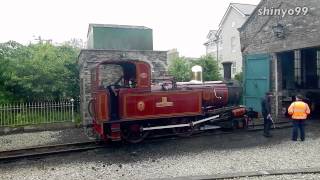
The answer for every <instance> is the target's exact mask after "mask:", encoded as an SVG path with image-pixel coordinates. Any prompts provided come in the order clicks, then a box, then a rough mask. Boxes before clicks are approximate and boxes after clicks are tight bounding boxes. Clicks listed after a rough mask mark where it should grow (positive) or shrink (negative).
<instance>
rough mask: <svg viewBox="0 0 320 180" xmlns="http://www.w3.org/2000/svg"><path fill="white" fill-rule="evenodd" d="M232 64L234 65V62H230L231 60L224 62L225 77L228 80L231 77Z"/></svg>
mask: <svg viewBox="0 0 320 180" xmlns="http://www.w3.org/2000/svg"><path fill="white" fill-rule="evenodd" d="M231 65H232V62H230V61H227V62H223V63H222V66H223V78H224V80H226V81H229V80H230V79H231Z"/></svg>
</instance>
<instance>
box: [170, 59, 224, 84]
mask: <svg viewBox="0 0 320 180" xmlns="http://www.w3.org/2000/svg"><path fill="white" fill-rule="evenodd" d="M195 65H199V66H201V67H202V68H203V75H202V76H203V80H204V81H215V80H220V79H221V75H220V72H219V66H218V62H217V61H216V60H215V59H214V58H213V57H212V56H210V55H206V56H201V57H200V58H199V59H196V60H189V61H188V60H186V58H184V57H178V58H175V59H173V60H172V62H171V64H170V65H169V73H170V75H173V76H174V77H175V78H176V80H177V81H184V82H186V81H190V80H191V67H192V66H195Z"/></svg>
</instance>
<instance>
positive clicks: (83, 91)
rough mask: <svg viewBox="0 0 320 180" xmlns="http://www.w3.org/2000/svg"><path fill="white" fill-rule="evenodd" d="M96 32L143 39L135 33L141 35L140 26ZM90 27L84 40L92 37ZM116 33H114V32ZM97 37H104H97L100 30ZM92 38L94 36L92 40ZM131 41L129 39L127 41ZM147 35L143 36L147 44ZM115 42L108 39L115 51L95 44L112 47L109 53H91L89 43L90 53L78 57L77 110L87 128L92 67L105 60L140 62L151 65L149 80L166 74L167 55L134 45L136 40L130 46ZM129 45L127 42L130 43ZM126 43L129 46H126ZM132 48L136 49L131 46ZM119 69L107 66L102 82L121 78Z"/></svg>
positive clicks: (117, 26)
mask: <svg viewBox="0 0 320 180" xmlns="http://www.w3.org/2000/svg"><path fill="white" fill-rule="evenodd" d="M96 26H98V27H99V28H110V27H111V28H112V32H115V33H116V34H117V35H119V34H121V33H122V32H121V31H124V30H126V32H130V31H131V30H133V31H134V33H133V36H136V34H137V33H140V36H139V37H142V38H144V36H143V35H142V34H141V32H137V30H139V29H142V30H143V31H145V29H147V28H141V26H123V25H96ZM92 27H93V26H91V25H90V26H89V31H88V38H89V36H93V35H92V31H90V28H92ZM117 29H119V31H120V33H119V32H118V30H117ZM103 31H105V32H107V33H110V32H109V31H108V29H107V30H103ZM99 36H100V37H104V36H103V33H101V29H100V31H99ZM94 37H95V38H96V36H94ZM131 38H132V37H131ZM149 38H150V33H149V34H148V36H147V39H148V41H149ZM118 39H119V42H117V39H116V38H112V42H113V43H115V44H117V46H116V48H113V47H114V44H110V43H109V42H108V43H105V44H103V42H102V41H101V39H99V41H97V42H98V43H99V46H100V47H112V49H94V47H95V45H94V44H92V43H94V42H91V44H90V49H83V50H81V52H80V54H79V57H78V64H79V69H80V98H81V99H80V100H81V104H80V108H81V117H82V120H83V123H84V125H87V124H90V120H91V119H90V117H89V114H88V103H89V101H90V99H91V77H90V76H91V73H90V70H91V69H92V68H93V67H95V65H96V64H98V63H99V62H102V61H108V60H128V59H129V60H141V61H146V62H148V63H149V64H150V65H151V68H152V69H151V71H152V77H159V76H163V75H164V74H165V73H166V66H167V51H153V50H152V44H151V45H150V43H149V42H148V43H146V45H143V46H142V45H141V44H139V43H138V44H137V43H136V42H137V41H138V40H139V38H137V37H133V38H132V40H131V41H132V42H133V43H132V44H129V45H128V44H127V43H128V41H127V43H125V44H124V45H123V46H122V45H121V44H122V43H123V39H122V38H118ZM104 40H105V41H108V38H105V37H104ZM131 41H130V42H131ZM130 42H129V43H130ZM135 44H136V45H135ZM146 47H148V48H151V50H145V49H146ZM121 73H123V72H122V69H120V68H119V66H111V65H108V66H107V67H105V68H104V69H103V70H102V74H103V76H104V77H103V79H104V80H106V81H107V82H112V81H113V80H114V78H115V77H119V76H121Z"/></svg>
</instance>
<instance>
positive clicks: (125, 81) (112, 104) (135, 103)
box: [89, 60, 252, 143]
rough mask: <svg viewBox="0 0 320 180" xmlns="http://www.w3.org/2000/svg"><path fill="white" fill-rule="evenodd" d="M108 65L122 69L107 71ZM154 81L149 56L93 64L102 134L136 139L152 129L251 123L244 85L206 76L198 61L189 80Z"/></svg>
mask: <svg viewBox="0 0 320 180" xmlns="http://www.w3.org/2000/svg"><path fill="white" fill-rule="evenodd" d="M108 66H109V67H112V69H113V70H114V69H118V70H117V71H116V73H115V72H114V71H113V72H111V71H105V69H106V68H105V67H108ZM111 74H112V76H110V75H111ZM115 76H116V78H114V77H115ZM106 77H112V78H109V79H105V78H106ZM151 81H152V80H151V67H150V65H149V64H148V63H147V62H144V61H138V60H114V61H104V62H101V63H99V64H97V65H96V66H95V67H93V68H92V69H91V91H92V99H91V101H90V103H89V113H90V115H91V117H92V122H93V129H94V131H95V133H96V134H97V135H99V137H100V138H101V139H103V140H106V141H120V140H126V141H128V142H131V143H137V142H140V141H142V140H143V139H144V138H146V137H147V136H149V135H157V134H168V133H169V134H170V133H171V134H176V135H182V136H186V135H191V134H192V133H194V132H195V131H204V130H209V129H215V128H221V127H222V128H226V127H227V128H243V127H246V125H247V119H248V117H249V116H248V115H249V114H250V112H249V111H248V110H247V109H246V108H245V107H243V106H240V105H239V101H240V98H241V87H240V86H239V84H237V83H235V82H232V81H209V82H203V81H202V72H201V67H199V66H198V67H197V66H196V67H193V80H192V81H190V82H175V81H174V80H173V79H166V80H163V81H162V82H161V83H157V84H152V83H151ZM251 114H252V113H251Z"/></svg>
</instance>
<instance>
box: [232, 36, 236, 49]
mask: <svg viewBox="0 0 320 180" xmlns="http://www.w3.org/2000/svg"><path fill="white" fill-rule="evenodd" d="M231 52H236V37H232V38H231Z"/></svg>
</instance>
